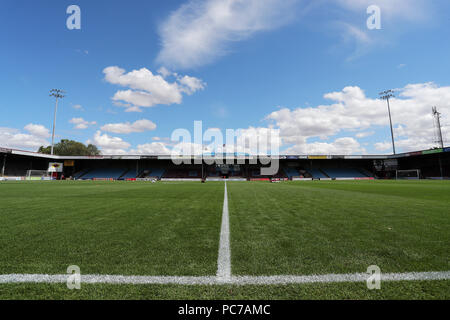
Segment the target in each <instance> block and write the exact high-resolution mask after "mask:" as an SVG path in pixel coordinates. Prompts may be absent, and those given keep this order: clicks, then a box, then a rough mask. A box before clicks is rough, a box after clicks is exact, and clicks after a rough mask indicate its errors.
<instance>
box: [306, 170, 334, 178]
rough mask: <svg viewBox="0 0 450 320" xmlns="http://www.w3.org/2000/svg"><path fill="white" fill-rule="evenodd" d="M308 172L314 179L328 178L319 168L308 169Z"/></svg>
mask: <svg viewBox="0 0 450 320" xmlns="http://www.w3.org/2000/svg"><path fill="white" fill-rule="evenodd" d="M308 172H309V173H310V174H311V175H312V177H313V178H314V179H325V178H329V177H328V176H326V175H325V174H324V173H323V172H322V171H320V170H319V169H309V170H308Z"/></svg>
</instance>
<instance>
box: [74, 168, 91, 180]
mask: <svg viewBox="0 0 450 320" xmlns="http://www.w3.org/2000/svg"><path fill="white" fill-rule="evenodd" d="M88 171H89V169H83V170H81V171H79V172H77V173H75V174H74V175H73V178H74V179H80V178H81V177H82V176H83V175H85V174H86V173H88Z"/></svg>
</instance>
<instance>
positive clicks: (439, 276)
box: [0, 271, 450, 286]
mask: <svg viewBox="0 0 450 320" xmlns="http://www.w3.org/2000/svg"><path fill="white" fill-rule="evenodd" d="M69 276H70V275H64V274H57V275H48V274H4V275H0V284H5V283H65V282H67V280H68V277H69ZM369 276H370V275H369V274H367V273H350V274H325V275H307V276H295V275H291V276H289V275H281V276H230V277H229V278H228V279H227V281H226V282H224V280H223V278H219V277H214V276H211V277H177V276H167V277H166V276H123V275H95V274H87V275H81V283H88V284H96V283H100V284H101V283H104V284H178V285H224V284H232V285H237V286H244V285H285V284H306V283H341V282H365V281H367V279H368V278H369ZM430 280H450V271H439V272H409V273H386V274H381V281H430Z"/></svg>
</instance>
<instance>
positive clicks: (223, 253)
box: [217, 181, 231, 282]
mask: <svg viewBox="0 0 450 320" xmlns="http://www.w3.org/2000/svg"><path fill="white" fill-rule="evenodd" d="M230 251H231V250H230V222H229V214H228V192H227V182H226V181H225V195H224V198H223V211H222V227H221V230H220V244H219V258H218V259H217V278H218V281H219V282H230V281H231V253H230Z"/></svg>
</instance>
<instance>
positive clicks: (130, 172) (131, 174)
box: [120, 169, 137, 180]
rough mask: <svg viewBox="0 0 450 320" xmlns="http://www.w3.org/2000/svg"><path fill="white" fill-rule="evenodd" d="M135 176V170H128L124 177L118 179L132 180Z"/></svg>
mask: <svg viewBox="0 0 450 320" xmlns="http://www.w3.org/2000/svg"><path fill="white" fill-rule="evenodd" d="M136 176H137V174H136V169H130V170H128V171H127V172H126V173H125V174H124V175H122V176H121V177H120V179H123V180H125V179H133V178H136Z"/></svg>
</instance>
